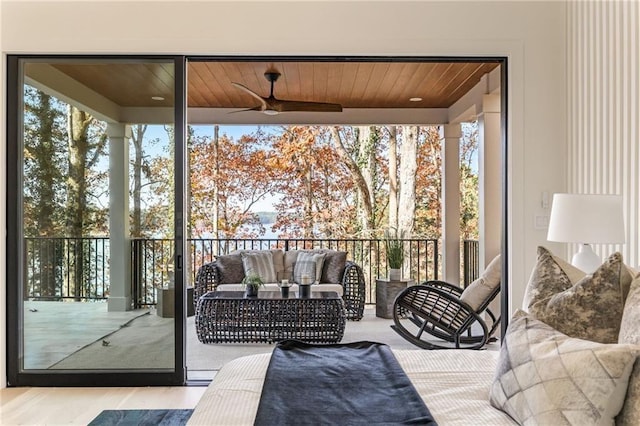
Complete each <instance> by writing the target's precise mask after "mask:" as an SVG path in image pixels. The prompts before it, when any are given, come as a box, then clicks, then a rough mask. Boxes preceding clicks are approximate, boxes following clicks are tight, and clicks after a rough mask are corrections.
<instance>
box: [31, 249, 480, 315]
mask: <svg viewBox="0 0 640 426" xmlns="http://www.w3.org/2000/svg"><path fill="white" fill-rule="evenodd" d="M404 245H405V253H406V255H405V263H404V265H403V268H402V269H403V276H404V277H407V278H410V279H412V280H414V281H415V282H418V283H419V282H422V281H425V280H429V279H438V278H439V277H440V276H441V271H440V265H441V262H440V256H441V255H440V251H439V242H438V240H435V239H405V240H404ZM463 245H464V259H463V271H464V283H465V285H466V284H468V282H471V281H473V279H475V278H474V277H477V270H478V262H477V250H478V245H477V241H465V242H464V244H463ZM188 247H189V251H190V252H189V259H188V261H187V262H186V267H187V268H188V276H189V277H190V280H191V282H189V283H187V285H192V282H193V281H195V276H196V274H197V271H198V268H199V267H200V266H202V265H203V264H204V263H207V262H211V261H213V260H214V259H215V256H217V255H221V254H227V253H230V252H232V251H235V250H256V249H273V248H280V249H283V250H299V249H321V248H322V249H334V250H340V251H346V252H347V258H348V259H349V260H353V261H354V262H356V263H358V264H359V265H360V266H361V267H362V269H363V272H364V275H365V286H366V302H367V303H374V302H375V280H376V278H378V277H385V276H387V275H388V268H387V262H386V258H385V252H384V240H382V239H189V240H188ZM25 259H26V262H25V270H24V276H25V288H24V295H25V298H29V299H43V300H59V299H69V298H71V299H77V300H84V299H106V298H108V295H109V263H110V262H109V260H110V252H109V239H108V237H88V238H26V239H25ZM131 265H132V267H131V271H132V276H131V291H132V298H133V301H134V306H135V307H142V306H149V305H155V303H156V292H157V290H158V289H160V288H166V287H169V286H171V281H172V280H173V272H174V271H173V266H174V240H172V239H157V238H155V239H151V238H150V239H141V238H137V239H133V240H132V241H131ZM468 280H471V281H468Z"/></svg>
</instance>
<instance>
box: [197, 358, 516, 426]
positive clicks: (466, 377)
mask: <svg viewBox="0 0 640 426" xmlns="http://www.w3.org/2000/svg"><path fill="white" fill-rule="evenodd" d="M393 353H394V355H395V357H396V358H397V360H398V362H399V363H400V365H401V366H402V368H403V369H404V370H405V372H406V373H407V376H408V377H409V378H410V379H411V381H412V383H413V385H414V386H415V388H416V390H417V391H418V392H419V393H420V395H421V397H422V399H423V400H424V401H425V403H426V405H427V407H429V410H431V413H432V414H433V416H434V418H435V420H436V422H438V424H441V425H470V424H474V425H496V426H499V425H514V424H516V423H515V422H514V421H513V420H512V419H511V418H510V417H509V416H508V415H507V414H505V413H504V412H502V411H500V410H497V409H496V408H494V407H492V406H491V405H490V404H489V386H490V384H491V381H492V380H493V375H494V371H495V364H496V361H497V358H498V352H496V351H468V350H449V351H423V350H409V349H405V350H394V351H393ZM270 356H271V354H270V353H266V354H260V355H251V356H246V357H242V358H238V359H236V360H233V361H231V362H229V363H228V364H226V365H225V366H224V367H223V368H222V369H221V370H220V371H219V373H218V374H217V375H216V376H215V378H214V380H213V381H212V383H211V384H210V385H209V388H208V389H207V390H206V392H205V393H204V395H203V396H202V399H201V400H200V401H199V402H198V405H197V406H196V408H195V410H194V413H193V415H192V416H191V419H190V420H189V423H188V424H190V425H251V424H253V421H254V419H255V415H256V411H257V408H258V403H259V401H260V392H261V390H262V383H263V381H264V377H265V374H266V371H267V366H268V365H269V359H270Z"/></svg>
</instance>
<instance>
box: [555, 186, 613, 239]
mask: <svg viewBox="0 0 640 426" xmlns="http://www.w3.org/2000/svg"><path fill="white" fill-rule="evenodd" d="M547 240H549V241H558V242H563V243H583V244H617V243H624V242H625V235H624V217H623V212H622V196H620V195H602V194H553V204H552V205H551V217H550V219H549V232H548V233H547Z"/></svg>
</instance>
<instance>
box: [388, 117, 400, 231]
mask: <svg viewBox="0 0 640 426" xmlns="http://www.w3.org/2000/svg"><path fill="white" fill-rule="evenodd" d="M388 129H389V228H395V229H398V149H397V143H398V128H397V127H396V126H390V127H389V128H388Z"/></svg>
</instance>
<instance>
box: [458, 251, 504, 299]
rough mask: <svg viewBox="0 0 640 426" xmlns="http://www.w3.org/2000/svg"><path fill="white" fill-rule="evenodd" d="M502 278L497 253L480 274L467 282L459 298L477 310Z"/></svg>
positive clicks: (500, 264)
mask: <svg viewBox="0 0 640 426" xmlns="http://www.w3.org/2000/svg"><path fill="white" fill-rule="evenodd" d="M501 280H502V262H501V260H500V255H497V256H496V257H495V258H494V259H493V260H492V261H491V263H489V265H488V266H487V269H485V270H484V272H483V273H482V276H480V278H478V279H477V280H475V281H474V282H472V283H471V284H469V286H468V287H467V288H465V289H464V291H463V292H462V294H461V295H460V300H462V301H463V302H465V303H466V304H468V305H469V306H471V307H472V308H473V310H474V311H477V310H478V308H479V307H480V305H482V303H483V302H484V301H485V300H487V298H488V297H489V295H490V294H491V293H492V292H493V290H495V288H496V287H498V286H499V285H500V281H501Z"/></svg>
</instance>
